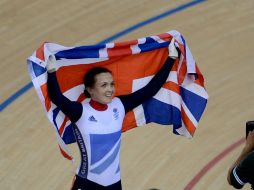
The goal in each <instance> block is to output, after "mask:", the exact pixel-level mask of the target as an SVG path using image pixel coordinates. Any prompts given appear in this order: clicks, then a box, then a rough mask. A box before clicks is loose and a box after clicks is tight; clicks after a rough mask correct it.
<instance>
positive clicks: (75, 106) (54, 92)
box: [47, 72, 83, 122]
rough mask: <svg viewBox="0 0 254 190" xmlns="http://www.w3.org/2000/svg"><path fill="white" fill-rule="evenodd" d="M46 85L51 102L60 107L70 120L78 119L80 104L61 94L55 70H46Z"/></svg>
mask: <svg viewBox="0 0 254 190" xmlns="http://www.w3.org/2000/svg"><path fill="white" fill-rule="evenodd" d="M47 87H48V93H49V97H50V99H51V100H52V102H53V103H54V104H55V105H57V106H58V107H59V108H60V110H61V111H62V112H63V113H64V114H65V115H66V116H67V117H68V118H69V119H70V120H71V122H76V121H78V120H79V118H80V117H81V115H82V111H83V107H82V104H81V103H79V102H75V101H71V100H69V99H68V98H66V97H65V96H64V95H63V94H62V92H61V90H60V88H59V85H58V82H57V78H56V72H48V82H47Z"/></svg>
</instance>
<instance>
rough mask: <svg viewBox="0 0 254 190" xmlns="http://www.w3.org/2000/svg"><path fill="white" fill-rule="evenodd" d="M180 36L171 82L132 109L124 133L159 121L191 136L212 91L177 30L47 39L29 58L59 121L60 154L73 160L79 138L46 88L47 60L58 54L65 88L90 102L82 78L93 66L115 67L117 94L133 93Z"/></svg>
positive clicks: (44, 102) (46, 105) (73, 96)
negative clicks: (104, 38)
mask: <svg viewBox="0 0 254 190" xmlns="http://www.w3.org/2000/svg"><path fill="white" fill-rule="evenodd" d="M172 37H174V38H175V39H176V41H175V45H176V46H177V47H178V48H179V49H180V51H181V55H180V58H179V59H177V60H176V62H175V63H174V66H173V68H172V70H171V72H170V74H169V76H168V79H167V82H166V83H165V84H164V85H163V87H162V88H161V89H160V91H159V92H158V93H157V94H156V95H155V96H154V97H153V98H151V99H150V100H148V101H146V102H144V103H143V104H142V105H140V106H138V107H137V108H135V109H134V110H133V111H131V112H129V113H128V114H127V115H126V117H125V120H124V124H123V128H122V130H123V132H124V131H127V130H129V129H132V128H135V127H137V126H143V125H145V124H147V123H151V122H155V123H158V124H162V125H172V126H173V127H172V128H173V129H172V131H173V133H174V134H177V135H182V136H185V137H187V138H191V137H193V135H194V132H195V130H196V128H197V126H198V122H199V120H200V118H201V116H202V114H203V112H204V109H205V107H206V103H207V99H208V94H207V92H206V90H205V87H204V78H203V76H202V74H201V72H200V71H199V69H198V67H197V64H196V62H195V60H194V58H193V56H192V54H191V52H190V49H189V48H188V46H187V44H186V41H185V39H184V38H183V36H182V35H181V34H180V33H179V32H177V31H169V32H167V33H163V34H160V35H154V36H150V37H145V38H140V39H137V40H132V41H126V42H119V43H106V44H97V45H92V46H79V47H65V46H62V45H58V44H55V43H44V44H42V46H41V47H39V48H38V49H37V50H36V51H35V52H34V53H33V54H32V55H31V56H30V57H29V58H28V60H27V63H28V69H29V74H30V76H31V78H32V82H33V85H34V87H35V89H36V92H37V94H38V96H39V98H40V100H41V103H42V105H43V107H44V108H45V111H46V114H47V116H48V119H49V120H50V121H51V123H52V124H53V126H54V129H55V132H56V136H57V139H58V144H59V147H60V150H61V153H62V154H63V155H64V157H66V158H67V159H70V160H71V159H72V156H71V153H70V152H69V150H68V148H67V146H66V144H70V143H73V142H75V141H76V140H75V137H74V135H73V131H72V125H74V124H72V123H71V122H70V120H69V119H68V118H67V117H66V116H65V115H64V114H63V113H62V112H61V110H60V109H59V108H58V107H57V106H56V105H54V103H53V102H51V100H50V98H49V95H48V91H47V72H46V63H47V60H48V58H49V56H50V55H55V57H56V60H57V62H56V67H57V73H56V74H57V79H58V82H59V86H60V89H61V91H62V93H63V94H64V95H65V96H66V97H67V98H69V99H70V100H73V101H79V102H83V101H89V100H88V98H86V97H85V96H84V94H83V91H84V85H83V77H84V75H85V73H86V72H87V71H88V70H89V69H90V68H92V67H96V66H103V67H107V68H109V69H110V70H111V71H112V72H113V77H114V80H115V88H116V93H115V95H116V96H118V95H122V94H129V93H132V92H135V91H136V90H138V89H140V88H142V87H143V86H145V85H146V84H147V83H148V82H149V81H150V80H151V78H152V77H153V75H154V74H155V73H156V72H157V71H158V70H159V69H160V68H161V67H162V65H163V64H164V62H165V60H166V58H167V56H168V49H167V47H168V45H169V42H170V40H171V39H172Z"/></svg>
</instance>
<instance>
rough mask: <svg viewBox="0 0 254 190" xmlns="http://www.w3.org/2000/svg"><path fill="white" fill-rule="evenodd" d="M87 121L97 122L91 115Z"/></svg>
mask: <svg viewBox="0 0 254 190" xmlns="http://www.w3.org/2000/svg"><path fill="white" fill-rule="evenodd" d="M88 120H89V121H92V122H97V120H96V119H95V117H94V116H93V115H91V116H90V117H89V118H88Z"/></svg>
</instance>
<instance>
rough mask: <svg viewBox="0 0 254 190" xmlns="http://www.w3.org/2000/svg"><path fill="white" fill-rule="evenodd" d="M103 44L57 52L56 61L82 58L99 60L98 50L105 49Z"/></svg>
mask: <svg viewBox="0 0 254 190" xmlns="http://www.w3.org/2000/svg"><path fill="white" fill-rule="evenodd" d="M105 47H106V45H105V44H98V45H93V46H92V45H91V46H80V47H75V48H72V49H68V50H63V51H59V52H58V53H56V54H55V57H56V59H57V60H59V59H63V58H64V59H83V58H99V57H100V55H99V49H103V48H105Z"/></svg>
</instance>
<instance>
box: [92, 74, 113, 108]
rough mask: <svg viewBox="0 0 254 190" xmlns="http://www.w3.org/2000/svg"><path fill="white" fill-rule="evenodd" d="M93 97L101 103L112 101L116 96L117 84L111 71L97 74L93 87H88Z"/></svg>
mask: <svg viewBox="0 0 254 190" xmlns="http://www.w3.org/2000/svg"><path fill="white" fill-rule="evenodd" d="M87 90H88V92H89V93H90V95H91V98H92V99H93V100H94V101H96V102H99V103H101V104H107V103H110V102H111V101H112V99H113V97H114V92H115V86H114V81H113V77H112V75H111V73H100V74H97V75H96V76H95V83H94V85H93V87H88V88H87Z"/></svg>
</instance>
